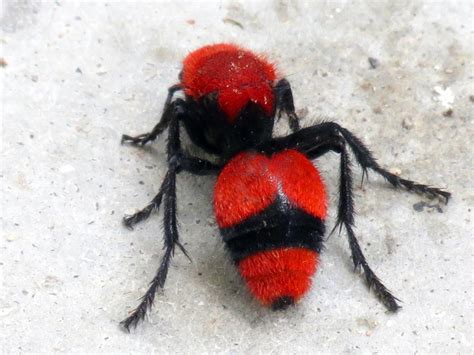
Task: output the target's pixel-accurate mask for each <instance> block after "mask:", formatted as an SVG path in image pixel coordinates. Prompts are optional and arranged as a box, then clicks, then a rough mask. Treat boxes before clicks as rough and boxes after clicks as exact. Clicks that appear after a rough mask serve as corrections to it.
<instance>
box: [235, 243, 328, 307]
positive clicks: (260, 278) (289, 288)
mask: <svg viewBox="0 0 474 355" xmlns="http://www.w3.org/2000/svg"><path fill="white" fill-rule="evenodd" d="M318 257H319V255H318V253H316V252H314V251H312V250H308V249H304V248H285V249H274V250H266V251H263V252H259V253H256V254H253V255H251V256H249V257H247V258H245V259H243V260H242V261H241V262H240V263H239V265H238V269H239V272H240V274H241V275H242V278H243V279H244V280H245V282H246V283H247V286H248V288H249V290H250V292H251V293H252V294H253V295H254V296H255V297H256V298H257V299H258V300H259V301H260V302H262V303H263V304H264V305H267V306H268V305H271V304H272V303H273V301H275V300H276V299H278V298H279V297H282V296H291V297H292V298H293V299H294V301H295V302H296V301H298V300H299V299H300V298H301V297H302V296H304V294H305V293H306V292H307V291H308V290H309V288H310V286H311V276H312V275H313V274H314V273H315V272H316V269H317V266H318V261H319V258H318Z"/></svg>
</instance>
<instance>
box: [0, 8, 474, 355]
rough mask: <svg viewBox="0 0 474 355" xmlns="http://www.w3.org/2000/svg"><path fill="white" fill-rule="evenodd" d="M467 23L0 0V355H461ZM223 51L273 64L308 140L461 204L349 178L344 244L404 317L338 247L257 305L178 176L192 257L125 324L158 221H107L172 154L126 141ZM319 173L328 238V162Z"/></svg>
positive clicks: (340, 12) (208, 216) (157, 175)
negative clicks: (288, 290)
mask: <svg viewBox="0 0 474 355" xmlns="http://www.w3.org/2000/svg"><path fill="white" fill-rule="evenodd" d="M472 20H473V6H472V5H471V4H470V3H469V2H467V1H466V2H461V1H443V2H441V1H439V2H421V1H397V2H391V1H365V2H349V1H341V2H329V1H326V2H319V1H307V2H304V1H290V0H288V1H284V0H276V1H243V0H241V1H230V0H229V1H188V2H183V1H169V2H156V3H152V2H122V3H119V2H115V1H109V2H82V1H75V2H72V1H69V2H66V1H59V0H58V1H55V2H53V1H50V2H42V3H40V2H33V1H25V0H24V1H4V2H3V4H2V20H1V22H2V24H1V26H2V31H3V32H2V34H1V37H0V42H1V45H2V48H1V52H0V57H2V58H3V62H2V63H3V64H1V65H2V66H1V67H0V76H1V83H2V134H1V149H2V150H1V152H2V153H1V159H2V160H1V175H0V181H1V191H2V195H1V201H2V211H1V214H0V215H1V216H0V218H1V222H2V227H1V230H2V237H1V240H0V250H1V253H0V273H1V281H2V286H1V289H0V324H1V328H0V344H1V347H0V349H1V351H2V352H3V353H17V352H47V353H50V352H88V353H91V352H111V353H116V352H124V353H131V352H140V353H149V352H158V353H230V354H239V353H246V354H249V353H261V354H266V353H278V354H280V353H318V352H320V353H351V354H352V353H364V354H366V353H381V354H386V353H450V354H457V353H460V354H472V352H473V350H472V338H473V302H472V294H473V276H472V270H473V258H472V252H473V244H472V224H471V220H472V211H471V208H472V206H473V188H472V187H473V186H472V181H473V173H472V169H473V164H472V162H473V151H472V142H473V136H474V134H473V126H472V117H473V107H474V102H473V101H474V97H473V96H472V95H474V88H473V81H472V78H473V37H472V33H473V26H472ZM222 41H232V42H236V43H239V44H242V45H244V46H246V47H248V48H251V49H253V50H256V51H259V52H265V53H267V54H268V57H269V58H271V59H272V60H273V61H274V62H275V63H276V64H277V66H278V68H280V70H281V72H282V73H284V74H285V75H286V77H287V78H288V79H289V80H290V81H291V83H292V85H293V89H294V94H295V100H296V105H297V107H298V109H299V110H300V111H299V112H300V114H301V115H302V116H303V117H304V119H303V120H302V124H303V125H304V126H309V125H311V124H313V123H315V122H317V121H318V120H319V119H320V118H322V117H323V118H328V119H334V120H336V121H337V122H339V123H340V124H342V125H344V126H345V127H347V128H349V129H351V130H352V131H353V132H354V133H356V134H357V135H358V136H359V137H361V138H362V139H363V140H364V141H365V142H367V143H368V144H369V145H370V147H372V149H373V151H374V153H375V154H376V156H377V157H378V158H379V160H380V162H382V164H383V165H384V166H386V167H388V168H390V169H392V170H393V171H396V172H398V173H401V174H402V175H403V176H406V177H410V178H413V179H416V180H418V181H421V182H427V183H430V184H433V185H436V186H440V187H445V188H447V189H449V190H450V191H451V192H452V193H453V199H452V201H451V203H450V204H449V205H448V206H443V205H438V204H437V202H436V201H434V202H430V201H427V200H425V199H423V198H422V197H419V196H416V195H411V194H408V193H406V192H396V191H394V190H393V189H391V188H387V185H386V184H385V183H383V182H382V181H381V180H380V179H379V178H377V177H375V175H371V181H370V183H369V184H365V185H364V186H363V187H362V188H361V187H360V186H359V184H358V185H357V188H356V190H355V195H356V206H357V234H358V236H359V238H360V241H361V244H362V246H363V249H364V251H365V253H366V256H367V258H368V259H369V261H370V264H371V266H372V267H373V268H374V270H376V272H377V273H378V275H379V276H380V277H381V278H382V279H383V280H384V281H385V283H386V284H387V286H388V287H389V288H390V289H391V290H393V292H394V293H395V294H396V295H397V296H398V297H399V298H400V299H402V300H403V302H404V303H403V309H402V310H401V312H399V313H398V314H396V315H391V314H387V313H386V311H385V309H384V308H383V307H382V306H381V305H380V304H379V303H378V302H377V300H376V299H375V297H374V296H373V295H372V294H371V293H369V292H368V290H367V288H366V287H365V285H364V283H363V282H362V278H361V277H360V276H358V275H356V274H354V273H353V272H352V266H351V260H350V254H349V248H348V245H347V242H346V238H345V236H344V235H343V236H341V237H339V236H337V235H335V236H333V237H332V238H330V239H329V241H328V242H327V250H326V251H325V252H324V255H323V256H322V262H321V267H320V270H319V272H318V274H317V276H316V277H315V279H314V286H313V288H312V290H311V292H310V293H309V295H308V296H307V297H306V298H305V299H304V300H303V302H301V303H300V304H299V305H298V306H297V307H296V308H294V309H292V310H291V311H288V312H284V313H273V312H271V311H269V310H267V309H263V308H261V307H260V306H259V305H258V304H257V303H256V302H255V301H254V300H252V298H251V297H250V296H249V294H248V293H247V291H246V290H245V287H244V285H243V284H242V282H241V281H240V279H239V277H238V275H237V273H236V271H235V269H234V267H233V266H232V264H231V262H230V261H229V260H228V258H227V255H226V253H225V251H224V249H223V245H222V242H221V240H220V237H219V234H218V231H217V228H216V226H215V222H214V218H213V214H212V188H213V184H214V180H213V179H212V178H207V177H195V176H191V175H188V174H182V175H180V176H179V179H178V205H179V221H180V231H181V238H182V240H183V241H184V243H185V245H186V248H187V249H188V251H189V253H190V254H191V256H192V258H193V262H192V263H189V261H188V260H187V259H186V258H185V257H184V256H183V255H182V254H180V253H177V255H176V257H175V259H174V260H173V262H172V266H171V269H170V273H169V279H168V282H167V285H166V290H165V292H164V293H163V294H160V295H158V297H157V299H156V304H155V307H154V309H153V311H152V312H151V313H150V317H149V319H148V320H147V321H146V322H145V323H143V324H142V325H141V326H140V327H139V328H138V329H137V330H136V331H133V333H132V334H130V335H128V334H125V333H124V332H122V331H121V330H120V329H119V328H118V326H117V324H118V322H119V321H120V320H121V319H122V318H123V317H124V316H125V315H126V314H127V311H129V310H130V309H131V307H133V306H135V305H136V300H137V298H138V297H140V296H141V295H142V293H143V292H144V290H145V288H146V286H147V283H148V282H149V280H150V279H151V278H152V276H153V275H154V272H155V269H156V267H157V265H158V261H159V257H160V255H161V252H162V249H161V243H162V238H161V235H162V233H161V227H160V224H161V222H160V218H159V217H158V216H154V217H153V218H151V219H150V221H149V222H147V223H144V224H142V225H140V226H138V227H137V228H136V230H135V231H133V232H130V231H128V230H127V229H125V228H123V227H122V226H121V217H122V215H123V214H124V213H126V212H132V211H133V210H134V209H135V208H138V207H142V206H143V205H144V204H145V203H147V202H148V200H150V199H151V197H152V196H154V194H155V193H156V191H157V189H158V186H159V184H160V182H161V180H162V178H163V175H164V172H165V169H166V165H165V154H164V139H159V140H158V141H157V142H156V143H155V144H153V146H152V147H150V148H147V149H145V150H140V149H137V148H133V147H128V146H120V144H119V140H120V136H121V134H122V133H142V132H144V131H147V130H149V129H150V128H151V127H152V126H153V125H154V124H155V123H156V121H157V120H158V118H159V115H160V112H161V108H162V105H163V101H164V99H165V96H166V88H167V87H168V86H170V85H171V84H173V83H175V82H176V80H177V74H178V72H179V70H180V60H181V59H182V58H183V56H185V55H186V54H187V53H188V52H189V51H190V50H192V49H195V48H198V47H199V46H201V45H204V44H208V43H216V42H222ZM368 57H373V58H376V59H377V60H378V61H379V63H380V65H379V66H378V67H377V68H376V69H370V66H369V63H368ZM449 109H451V111H452V112H451V113H450V112H449ZM443 113H444V115H443ZM287 132H288V129H287V126H286V125H285V122H283V121H282V122H280V124H279V125H278V132H277V133H278V134H286V133H287ZM317 165H318V166H319V167H320V170H321V171H322V173H323V175H324V177H325V179H326V181H327V183H328V190H329V193H330V196H331V218H330V220H329V221H328V226H329V227H332V223H333V222H334V219H333V216H334V206H335V205H336V203H337V199H336V197H337V193H336V192H337V175H338V162H337V156H336V155H328V156H327V157H324V158H322V159H320V160H319V161H318V162H317ZM356 171H357V173H356V180H357V181H359V180H360V176H361V175H360V171H359V170H357V169H356ZM420 202H421V203H420ZM423 202H426V203H428V204H431V205H434V207H426V206H425V205H424V204H423Z"/></svg>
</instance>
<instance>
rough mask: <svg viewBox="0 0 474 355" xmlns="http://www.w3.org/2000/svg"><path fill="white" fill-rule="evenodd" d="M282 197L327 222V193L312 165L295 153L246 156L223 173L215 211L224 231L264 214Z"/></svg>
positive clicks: (215, 199) (288, 151)
mask: <svg viewBox="0 0 474 355" xmlns="http://www.w3.org/2000/svg"><path fill="white" fill-rule="evenodd" d="M279 193H283V195H284V196H286V198H287V199H288V200H289V201H290V203H292V204H293V205H294V206H297V207H298V208H300V209H302V210H304V211H305V212H307V213H309V214H311V215H313V216H315V217H318V218H320V219H325V217H326V192H325V190H324V184H323V181H322V179H321V177H320V176H319V173H318V171H317V170H316V168H315V167H314V166H313V164H312V163H311V161H309V160H308V158H306V156H304V155H303V154H301V153H299V152H297V151H295V150H286V151H283V152H280V153H276V154H274V155H273V156H272V157H270V158H268V157H266V156H264V155H263V154H259V153H251V152H243V153H240V154H239V155H237V156H236V157H235V158H234V159H232V160H231V161H230V162H229V163H228V164H227V165H226V166H225V167H224V169H223V170H222V172H221V173H220V175H219V177H218V179H217V183H216V186H215V189H214V211H215V214H216V220H217V223H218V225H219V227H220V228H227V227H231V226H233V225H235V224H238V223H241V222H243V221H245V220H246V219H247V218H249V217H251V216H255V215H257V214H258V213H259V212H261V211H263V210H264V209H265V208H266V207H268V206H269V205H270V204H271V203H272V202H274V201H275V199H276V197H277V196H278V194H279Z"/></svg>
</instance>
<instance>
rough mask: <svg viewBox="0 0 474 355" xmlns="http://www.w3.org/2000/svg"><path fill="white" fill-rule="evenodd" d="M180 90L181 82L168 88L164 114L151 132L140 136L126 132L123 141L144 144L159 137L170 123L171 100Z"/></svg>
mask: <svg viewBox="0 0 474 355" xmlns="http://www.w3.org/2000/svg"><path fill="white" fill-rule="evenodd" d="M179 90H182V86H181V85H180V84H176V85H173V86H171V87H170V88H169V89H168V96H167V97H166V101H165V105H164V107H163V115H162V116H161V119H160V121H159V122H158V123H157V124H156V126H155V127H154V128H153V129H152V130H151V132H148V133H143V134H140V135H138V136H129V135H126V134H124V135H122V141H121V143H131V144H134V145H142V146H143V145H145V144H146V143H148V142H150V141H153V140H155V139H156V137H158V135H160V134H161V133H162V132H163V131H164V130H165V129H166V127H168V125H169V123H170V119H171V115H170V113H169V108H170V105H171V100H172V98H173V95H174V93H175V92H176V91H179Z"/></svg>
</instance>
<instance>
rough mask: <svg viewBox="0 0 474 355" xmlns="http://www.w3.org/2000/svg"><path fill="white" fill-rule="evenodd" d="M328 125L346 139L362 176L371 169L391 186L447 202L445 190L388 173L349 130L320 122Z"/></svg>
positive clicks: (447, 195)
mask: <svg viewBox="0 0 474 355" xmlns="http://www.w3.org/2000/svg"><path fill="white" fill-rule="evenodd" d="M323 125H324V126H328V127H329V128H330V129H334V130H336V131H337V132H339V133H340V134H341V135H342V136H343V137H344V139H345V140H346V141H347V144H348V145H349V147H351V149H352V151H353V153H354V155H355V157H356V159H357V162H358V163H359V164H360V166H361V167H362V169H363V176H364V175H365V176H367V169H371V170H373V171H375V172H376V173H378V174H379V175H381V176H383V177H384V178H385V179H386V180H387V181H388V182H389V183H390V184H391V185H392V186H393V187H395V188H400V187H403V188H405V189H406V190H408V191H410V192H415V193H418V194H422V195H426V196H428V197H431V198H435V197H438V198H442V199H443V200H444V202H445V203H448V201H449V198H450V197H451V194H450V193H449V192H447V191H443V190H441V189H438V188H436V187H431V186H427V185H423V184H419V183H417V182H415V181H411V180H407V179H403V178H401V177H399V176H397V175H395V174H392V173H390V172H389V171H387V170H386V169H383V168H382V167H381V166H380V165H379V164H378V163H377V161H376V159H375V158H374V157H373V155H372V153H371V152H370V150H369V149H368V148H367V147H366V146H365V145H364V144H363V143H362V141H361V140H360V139H359V138H357V137H356V136H354V135H353V134H352V133H351V132H350V131H349V130H347V129H345V128H344V127H341V126H340V125H338V124H337V123H334V122H327V123H323V124H321V126H323Z"/></svg>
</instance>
